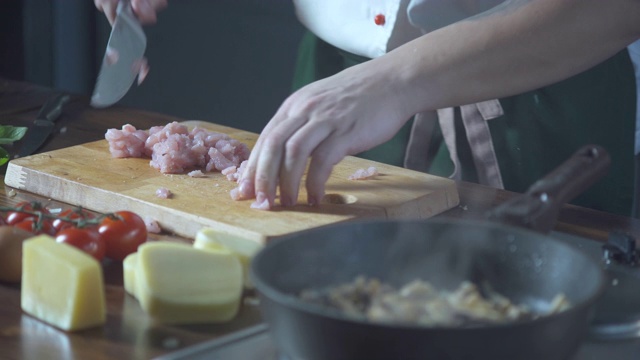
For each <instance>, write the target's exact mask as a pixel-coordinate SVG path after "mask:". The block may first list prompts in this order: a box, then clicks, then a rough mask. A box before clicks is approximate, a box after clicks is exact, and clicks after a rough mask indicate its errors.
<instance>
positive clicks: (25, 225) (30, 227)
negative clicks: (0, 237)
mask: <svg viewBox="0 0 640 360" xmlns="http://www.w3.org/2000/svg"><path fill="white" fill-rule="evenodd" d="M13 226H14V227H17V228H20V229H22V230H25V231H28V232H31V233H34V234H36V235H40V234H47V235H54V234H55V233H56V231H55V230H54V228H53V225H51V220H49V219H42V220H41V221H40V222H38V218H37V217H29V218H25V219H24V220H22V221H20V222H19V223H17V224H13Z"/></svg>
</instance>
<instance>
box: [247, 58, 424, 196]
mask: <svg viewBox="0 0 640 360" xmlns="http://www.w3.org/2000/svg"><path fill="white" fill-rule="evenodd" d="M408 89H409V86H407V84H406V81H404V80H403V79H402V74H401V71H400V70H399V69H398V68H396V67H395V66H394V65H393V64H389V63H388V62H386V63H385V62H384V61H381V60H380V59H376V60H372V61H369V62H366V63H363V64H360V65H357V66H354V67H351V68H349V69H346V70H344V71H342V72H340V73H338V74H336V75H334V76H332V77H329V78H326V79H323V80H320V81H317V82H315V83H312V84H310V85H308V86H306V87H304V88H302V89H300V90H298V91H297V92H295V93H294V94H292V95H291V96H290V97H289V98H288V99H287V100H286V101H285V102H284V103H283V104H282V105H281V107H280V108H279V109H278V111H277V112H276V114H275V115H274V116H273V118H272V119H271V120H270V122H269V123H268V124H267V126H266V127H265V128H264V130H263V131H262V133H261V134H260V137H259V138H258V141H257V142H256V145H255V147H254V149H253V151H252V152H251V156H250V157H249V161H248V165H247V169H246V170H245V171H244V173H243V175H242V178H241V180H240V185H239V188H238V191H239V195H240V198H242V199H248V198H253V197H255V198H256V200H257V202H258V203H262V202H263V201H265V200H268V201H269V206H270V207H273V206H274V201H275V198H276V192H277V188H278V187H279V189H280V203H281V205H282V206H292V205H295V204H296V202H297V198H298V190H299V186H300V183H301V179H302V176H303V175H304V172H305V169H306V167H307V163H308V160H309V158H311V161H310V162H309V167H308V172H307V178H306V189H307V195H308V198H307V202H308V203H309V204H310V205H317V204H319V202H320V201H321V200H322V197H323V196H324V187H325V183H326V181H327V180H328V178H329V175H330V174H331V171H332V169H333V166H334V165H335V164H337V163H338V162H339V161H340V160H342V159H343V158H344V157H345V156H347V155H354V154H357V153H359V152H362V151H364V150H368V149H370V148H372V147H374V146H376V145H379V144H381V143H383V142H385V141H387V140H389V139H390V138H392V137H393V135H394V134H395V133H396V132H397V131H398V130H399V129H400V128H401V127H402V125H403V124H404V123H405V122H406V121H407V120H408V119H409V118H410V117H411V116H412V115H413V112H412V109H410V106H408V104H407V103H406V101H405V97H404V94H405V92H406V91H408ZM355 170H356V169H354V171H355Z"/></svg>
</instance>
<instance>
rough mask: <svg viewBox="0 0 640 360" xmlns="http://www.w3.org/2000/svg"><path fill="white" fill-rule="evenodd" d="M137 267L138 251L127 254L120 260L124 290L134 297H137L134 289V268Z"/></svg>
mask: <svg viewBox="0 0 640 360" xmlns="http://www.w3.org/2000/svg"><path fill="white" fill-rule="evenodd" d="M137 267H138V253H137V252H134V253H132V254H129V255H127V257H126V258H124V260H123V261H122V272H123V274H124V290H125V291H126V292H128V293H129V294H131V295H132V296H133V297H134V298H136V299H137V298H138V293H137V290H136V270H137Z"/></svg>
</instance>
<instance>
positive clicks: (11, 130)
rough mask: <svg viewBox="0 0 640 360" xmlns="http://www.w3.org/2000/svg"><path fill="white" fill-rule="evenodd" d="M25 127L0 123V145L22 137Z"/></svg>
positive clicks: (25, 131) (25, 130)
mask: <svg viewBox="0 0 640 360" xmlns="http://www.w3.org/2000/svg"><path fill="white" fill-rule="evenodd" d="M26 133H27V128H26V127H22V126H11V125H0V145H6V144H11V143H13V142H14V141H18V140H20V139H22V137H23V136H24V134H26Z"/></svg>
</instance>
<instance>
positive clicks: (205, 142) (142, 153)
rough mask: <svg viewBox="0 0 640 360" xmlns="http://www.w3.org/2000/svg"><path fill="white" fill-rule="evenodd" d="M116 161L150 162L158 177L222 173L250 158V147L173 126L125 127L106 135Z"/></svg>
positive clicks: (215, 134) (202, 131)
mask: <svg viewBox="0 0 640 360" xmlns="http://www.w3.org/2000/svg"><path fill="white" fill-rule="evenodd" d="M105 138H106V139H107V141H108V142H109V151H110V152H111V156H112V157H115V158H126V157H136V158H142V157H145V158H151V161H150V165H151V166H152V167H154V168H156V169H158V170H159V171H160V172H161V173H164V174H166V173H171V174H182V173H189V172H192V171H195V170H201V171H222V170H224V169H226V168H229V167H232V166H235V167H236V168H238V167H240V164H241V163H242V162H243V161H245V160H247V159H248V158H249V153H250V150H249V147H248V146H247V145H246V144H244V143H242V142H240V141H238V140H235V139H232V138H231V137H230V136H228V135H226V134H223V133H218V132H214V131H208V130H206V129H203V128H199V127H196V128H194V129H193V130H189V128H188V127H187V126H186V125H183V124H180V123H178V122H175V121H174V122H172V123H169V124H167V125H165V126H154V127H152V128H151V129H149V130H148V131H147V130H138V129H136V128H135V127H134V126H133V125H130V124H126V125H124V126H123V127H122V129H120V130H119V129H109V130H107V132H106V134H105Z"/></svg>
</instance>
